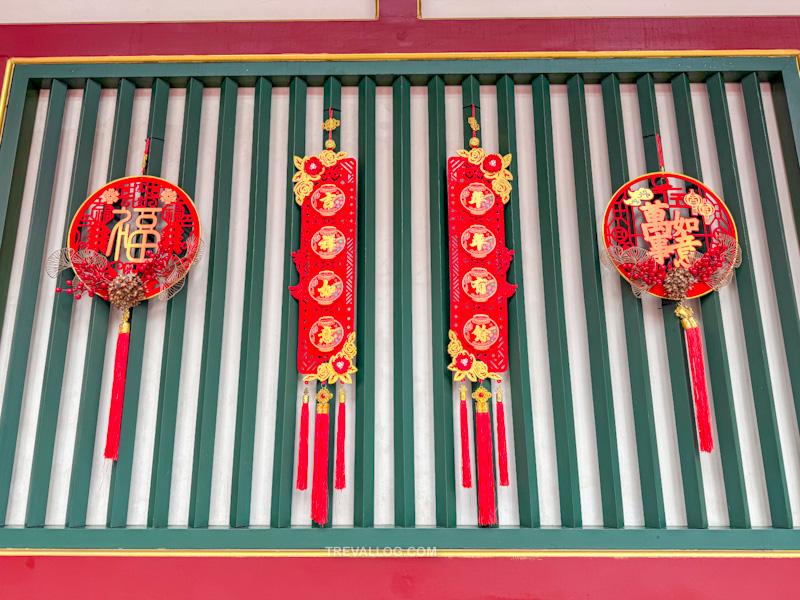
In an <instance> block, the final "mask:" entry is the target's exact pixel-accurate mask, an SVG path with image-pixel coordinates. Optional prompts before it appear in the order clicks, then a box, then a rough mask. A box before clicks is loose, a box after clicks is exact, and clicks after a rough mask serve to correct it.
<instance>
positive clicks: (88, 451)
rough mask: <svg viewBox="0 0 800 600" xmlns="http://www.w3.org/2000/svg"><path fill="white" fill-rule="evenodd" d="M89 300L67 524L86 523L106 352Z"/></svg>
mask: <svg viewBox="0 0 800 600" xmlns="http://www.w3.org/2000/svg"><path fill="white" fill-rule="evenodd" d="M135 87H136V86H135V85H134V84H133V83H132V82H131V81H129V80H127V79H121V80H120V82H119V88H118V89H117V104H116V112H115V115H114V128H113V133H112V137H111V151H110V155H109V160H108V180H109V181H113V180H114V179H119V178H120V177H122V176H123V175H124V174H125V164H126V162H127V159H128V142H129V140H130V134H131V119H132V116H133V93H134V90H135ZM91 302H92V311H91V315H90V316H89V335H88V338H87V341H86V359H85V361H84V365H83V380H82V383H81V398H80V408H79V409H78V426H77V431H76V434H75V451H74V453H73V456H72V476H71V477H70V481H69V500H68V502H67V523H66V524H67V527H83V526H84V525H86V508H87V505H88V503H89V483H90V480H91V477H92V455H93V453H94V442H95V434H96V431H97V413H98V408H99V406H100V386H101V383H102V377H103V365H104V362H105V354H106V337H107V333H108V319H109V313H110V305H109V304H108V302H106V301H104V300H103V299H102V298H95V299H93V300H92V301H91Z"/></svg>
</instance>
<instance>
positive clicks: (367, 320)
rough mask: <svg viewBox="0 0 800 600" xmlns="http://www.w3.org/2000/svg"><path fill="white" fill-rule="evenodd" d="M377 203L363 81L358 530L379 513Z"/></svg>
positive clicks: (367, 90)
mask: <svg viewBox="0 0 800 600" xmlns="http://www.w3.org/2000/svg"><path fill="white" fill-rule="evenodd" d="M375 203H376V200H375V80H374V79H372V78H371V77H364V78H363V79H362V80H361V82H360V83H359V85H358V245H357V246H356V254H357V268H356V278H357V279H356V348H358V356H357V357H356V361H357V365H358V371H356V428H355V429H356V442H355V492H354V496H355V498H354V513H355V516H354V522H353V523H354V525H355V526H356V527H372V525H373V523H374V512H375V511H374V508H375V269H376V268H377V265H376V262H375Z"/></svg>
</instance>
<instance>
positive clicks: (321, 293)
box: [308, 271, 344, 306]
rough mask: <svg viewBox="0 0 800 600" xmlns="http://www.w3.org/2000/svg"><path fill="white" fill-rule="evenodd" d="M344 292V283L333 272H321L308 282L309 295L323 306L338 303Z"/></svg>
mask: <svg viewBox="0 0 800 600" xmlns="http://www.w3.org/2000/svg"><path fill="white" fill-rule="evenodd" d="M343 291H344V282H343V281H342V278H341V277H339V276H338V275H337V274H336V273H334V272H333V271H320V272H319V273H317V274H316V275H314V277H312V278H311V281H309V282H308V295H309V296H311V297H312V298H313V299H314V300H316V302H317V303H318V304H321V305H322V306H328V305H329V304H333V303H334V302H336V301H337V300H338V299H339V296H341V295H342V292H343Z"/></svg>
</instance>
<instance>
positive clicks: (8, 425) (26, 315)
mask: <svg viewBox="0 0 800 600" xmlns="http://www.w3.org/2000/svg"><path fill="white" fill-rule="evenodd" d="M66 97H67V86H66V84H65V83H64V82H63V81H60V80H55V81H53V83H52V86H51V88H50V100H49V102H48V105H47V116H46V118H45V125H44V134H43V137H42V152H41V155H40V157H39V172H38V174H37V176H36V190H35V191H34V194H33V207H32V209H31V221H30V225H29V228H28V240H27V243H26V245H25V259H24V267H23V269H22V279H21V281H20V286H19V303H18V305H17V312H16V314H15V315H14V325H13V330H12V338H11V350H10V354H9V359H8V376H7V377H6V385H5V391H4V394H3V405H2V412H0V524H2V523H5V519H6V509H7V508H8V497H9V491H10V487H11V474H12V470H13V468H14V456H15V454H16V453H15V449H16V446H17V434H18V433H19V418H20V411H21V408H22V395H23V388H24V386H25V373H26V371H27V367H28V357H29V355H30V349H31V336H32V333H33V319H34V314H35V311H36V300H37V298H38V296H39V278H40V277H41V269H42V260H43V255H44V243H45V237H46V235H47V224H48V217H49V215H50V202H51V198H52V197H53V186H54V184H55V176H56V163H57V161H58V150H59V144H60V142H61V122H62V120H63V117H64V104H65V102H66Z"/></svg>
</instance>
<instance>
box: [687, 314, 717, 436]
mask: <svg viewBox="0 0 800 600" xmlns="http://www.w3.org/2000/svg"><path fill="white" fill-rule="evenodd" d="M686 344H687V346H688V348H689V368H690V370H691V372H692V388H693V390H694V410H695V417H696V420H697V433H698V435H699V437H700V450H702V451H703V452H711V451H712V450H713V449H714V438H713V435H712V433H711V411H710V409H709V406H708V390H707V389H706V368H705V364H704V361H703V341H702V338H701V337H700V328H699V327H697V326H695V327H690V328H689V329H686Z"/></svg>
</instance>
